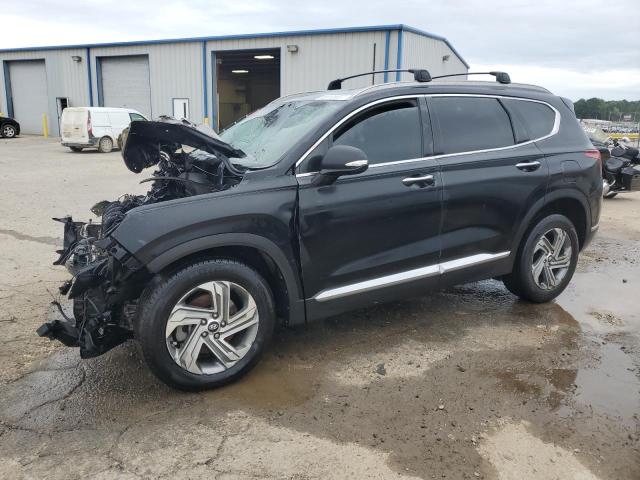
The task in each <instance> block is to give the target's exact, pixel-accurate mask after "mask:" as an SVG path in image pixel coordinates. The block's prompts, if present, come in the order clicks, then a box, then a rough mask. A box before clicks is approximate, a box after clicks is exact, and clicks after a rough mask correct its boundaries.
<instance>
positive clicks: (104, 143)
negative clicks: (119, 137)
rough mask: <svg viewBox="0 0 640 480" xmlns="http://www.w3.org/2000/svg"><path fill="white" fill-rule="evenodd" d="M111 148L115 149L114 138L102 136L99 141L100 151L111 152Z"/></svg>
mask: <svg viewBox="0 0 640 480" xmlns="http://www.w3.org/2000/svg"><path fill="white" fill-rule="evenodd" d="M111 150H113V140H111V139H110V138H109V137H102V138H101V139H100V142H98V151H99V152H100V153H109V152H110V151H111Z"/></svg>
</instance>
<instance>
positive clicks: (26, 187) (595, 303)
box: [0, 137, 640, 480]
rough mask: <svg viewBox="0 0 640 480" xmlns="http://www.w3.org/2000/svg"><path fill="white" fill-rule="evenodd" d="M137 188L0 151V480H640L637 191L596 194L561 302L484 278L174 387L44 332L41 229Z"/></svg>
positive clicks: (51, 150)
mask: <svg viewBox="0 0 640 480" xmlns="http://www.w3.org/2000/svg"><path fill="white" fill-rule="evenodd" d="M141 178H142V177H141V176H136V175H134V174H131V173H130V172H128V171H127V170H126V168H125V167H124V165H123V164H122V162H121V161H120V155H119V153H118V152H115V153H111V154H108V155H102V154H98V153H95V152H85V153H82V154H73V153H71V152H69V151H67V150H65V149H63V148H62V147H61V146H59V145H58V144H57V143H56V141H55V140H43V139H39V138H28V137H24V138H19V139H15V140H12V141H7V140H0V179H1V180H0V184H1V186H2V188H1V189H0V242H1V243H0V245H1V255H0V326H1V327H2V332H3V333H4V335H3V336H4V339H5V340H4V342H3V346H2V349H0V364H1V365H2V367H1V369H0V478H61V479H62V478H64V479H69V478H84V477H88V476H89V475H90V476H91V477H92V478H116V477H117V478H161V477H171V478H219V479H241V478H242V479H244V478H251V479H266V478H274V479H275V478H278V479H280V478H289V479H297V480H302V479H311V478H323V479H331V478H354V479H355V478H357V479H361V478H379V479H393V478H396V479H405V478H412V479H413V478H425V479H428V478H454V479H459V478H471V479H473V478H487V479H525V478H526V479H531V478H544V479H547V478H548V479H556V478H557V479H616V480H617V479H638V478H640V343H639V340H640V308H638V292H640V290H639V289H640V261H639V259H640V247H639V245H640V243H639V242H638V240H640V195H638V194H633V195H629V196H626V197H625V196H619V197H618V198H615V199H613V200H610V201H606V203H605V207H604V213H603V218H602V220H601V228H600V233H599V235H598V236H597V237H596V240H595V241H594V243H593V244H592V245H591V246H590V247H589V248H588V249H587V250H586V251H585V252H584V253H583V254H582V257H581V261H580V265H579V268H578V272H577V273H576V275H575V277H574V280H573V282H572V284H571V285H570V286H569V288H568V289H567V291H566V292H565V293H563V294H562V295H561V297H560V298H559V299H558V300H557V301H556V302H555V303H551V304H547V305H530V304H526V303H523V302H520V301H518V300H516V299H515V298H514V297H513V296H511V295H510V294H509V293H508V292H507V291H506V290H505V289H504V287H503V286H502V284H501V283H499V282H496V281H486V282H479V283H474V284H470V285H465V286H461V287H457V288H454V289H450V290H448V291H446V292H442V293H437V294H432V295H429V296H425V297H423V298H418V299H413V300H409V301H404V302H398V303H394V304H390V305H385V306H379V307H374V308H371V309H368V310H362V311H359V312H356V313H352V314H348V315H343V316H341V317H339V318H334V319H330V320H327V321H324V322H319V323H317V324H314V325H311V326H309V327H306V328H298V329H294V330H283V331H280V332H278V334H277V336H276V338H275V341H274V342H273V345H272V347H271V349H270V351H269V353H268V354H267V355H266V358H264V359H263V361H262V363H261V364H260V365H259V366H258V367H257V368H256V369H255V370H254V371H253V372H252V373H251V374H250V375H249V376H247V377H246V378H245V379H244V380H242V381H240V382H239V383H237V384H235V385H232V386H229V387H226V388H224V389H220V390H217V391H212V392H206V393H200V394H184V393H180V392H176V391H172V390H170V389H168V388H166V387H164V386H163V385H162V384H160V383H158V382H157V381H156V380H155V379H154V378H153V377H152V376H151V374H150V373H149V372H148V370H147V368H146V367H145V365H144V364H143V362H142V359H141V357H140V355H139V354H138V351H137V348H136V345H135V344H133V343H132V344H126V345H123V346H121V347H119V348H116V349H114V350H112V351H111V352H109V353H108V354H106V355H104V356H102V357H99V358H97V359H93V360H90V361H82V362H81V361H80V360H79V357H78V353H77V351H76V350H73V349H64V348H63V347H60V346H59V345H58V344H56V343H51V342H49V341H48V340H43V339H40V338H38V337H37V336H36V335H35V329H36V328H37V326H39V325H40V324H41V323H42V321H43V320H44V319H45V318H47V317H48V316H50V315H52V314H53V313H52V311H51V309H50V307H49V302H50V301H51V299H52V294H53V295H54V296H55V292H56V291H57V286H58V284H59V283H60V282H61V281H63V280H64V279H66V277H67V274H66V272H65V271H64V269H62V268H59V267H55V268H54V267H53V266H52V265H51V262H52V261H53V259H54V252H53V251H54V250H55V246H56V245H57V244H59V243H60V242H61V240H60V238H61V230H62V228H61V225H60V224H56V223H54V222H52V221H50V218H51V217H53V216H62V215H64V214H67V213H71V214H73V215H74V216H75V217H78V218H87V217H88V216H89V215H90V213H89V211H88V209H89V207H90V206H91V205H93V203H95V202H97V201H99V200H103V199H113V198H115V197H117V196H118V195H120V194H122V193H125V192H138V191H143V189H144V188H143V187H144V186H140V185H138V184H137V182H138V181H139V180H140V179H141ZM49 292H51V294H50V293H49Z"/></svg>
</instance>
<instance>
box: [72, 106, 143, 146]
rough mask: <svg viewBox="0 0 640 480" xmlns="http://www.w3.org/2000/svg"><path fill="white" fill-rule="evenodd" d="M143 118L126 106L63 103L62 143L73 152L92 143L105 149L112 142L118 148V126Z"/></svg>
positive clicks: (122, 127)
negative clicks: (71, 105) (65, 105)
mask: <svg viewBox="0 0 640 480" xmlns="http://www.w3.org/2000/svg"><path fill="white" fill-rule="evenodd" d="M136 120H142V121H146V120H147V119H146V118H145V117H144V116H143V115H142V114H141V113H140V112H137V111H135V110H131V109H130V108H110V107H67V108H65V109H64V110H63V111H62V118H61V119H60V130H61V134H62V145H63V146H65V147H69V148H70V149H71V150H73V151H74V152H81V151H82V149H83V148H91V147H96V148H97V149H98V151H99V152H102V153H108V152H110V151H111V150H112V149H113V147H114V146H115V145H117V146H118V148H122V137H121V134H122V130H124V129H125V128H127V127H128V126H129V124H130V123H131V122H132V121H136Z"/></svg>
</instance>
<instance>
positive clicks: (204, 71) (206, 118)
mask: <svg viewBox="0 0 640 480" xmlns="http://www.w3.org/2000/svg"><path fill="white" fill-rule="evenodd" d="M202 98H203V99H204V103H203V106H204V110H203V111H204V119H203V123H204V124H205V125H209V100H208V98H207V42H206V40H203V41H202Z"/></svg>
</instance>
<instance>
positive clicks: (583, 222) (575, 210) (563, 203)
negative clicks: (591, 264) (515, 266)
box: [511, 191, 591, 258]
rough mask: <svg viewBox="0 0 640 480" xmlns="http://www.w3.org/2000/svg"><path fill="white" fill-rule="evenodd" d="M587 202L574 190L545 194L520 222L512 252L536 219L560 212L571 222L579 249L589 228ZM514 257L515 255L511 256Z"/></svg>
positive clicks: (582, 245)
mask: <svg viewBox="0 0 640 480" xmlns="http://www.w3.org/2000/svg"><path fill="white" fill-rule="evenodd" d="M589 211H590V209H589V204H588V203H587V199H586V198H585V197H584V195H582V194H580V193H579V192H575V191H562V192H555V193H551V194H547V196H546V197H545V198H544V199H541V200H540V201H539V202H538V203H537V204H536V205H534V207H533V208H532V209H531V210H529V212H528V213H527V215H526V216H525V218H524V220H523V221H522V222H521V224H520V227H519V229H518V232H517V234H516V236H515V239H514V242H513V245H512V249H511V251H512V252H514V253H515V252H517V251H518V250H519V247H520V245H521V242H522V239H523V237H524V236H525V234H526V233H527V232H528V231H529V230H530V229H531V228H533V227H534V226H535V224H536V223H537V221H538V220H539V219H541V218H543V217H546V216H548V215H553V214H560V215H564V216H565V217H567V218H568V219H569V220H570V221H571V223H573V225H574V227H575V229H576V233H577V234H578V242H579V244H580V250H582V248H583V247H584V246H585V244H586V242H587V238H588V234H589V230H590V228H591V222H590V220H589V219H590V215H589ZM513 257H514V258H515V255H514V256H513Z"/></svg>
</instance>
